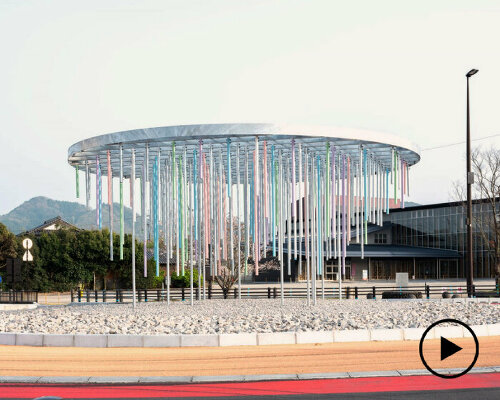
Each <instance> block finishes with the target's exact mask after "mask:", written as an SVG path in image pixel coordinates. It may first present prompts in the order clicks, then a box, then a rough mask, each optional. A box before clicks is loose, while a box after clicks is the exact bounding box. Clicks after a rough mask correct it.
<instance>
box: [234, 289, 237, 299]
mask: <svg viewBox="0 0 500 400" xmlns="http://www.w3.org/2000/svg"><path fill="white" fill-rule="evenodd" d="M234 298H235V299H236V298H238V291H237V290H236V288H234Z"/></svg>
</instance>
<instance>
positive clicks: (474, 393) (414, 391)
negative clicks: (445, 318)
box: [0, 373, 500, 400]
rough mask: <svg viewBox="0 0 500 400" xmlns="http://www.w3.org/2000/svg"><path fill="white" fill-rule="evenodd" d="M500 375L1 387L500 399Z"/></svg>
mask: <svg viewBox="0 0 500 400" xmlns="http://www.w3.org/2000/svg"><path fill="white" fill-rule="evenodd" d="M499 389H500V373H490V374H471V375H466V376H463V377H461V378H459V379H441V378H437V377H435V376H411V377H385V378H357V379H324V380H308V381H275V382H249V383H212V384H187V385H155V386H151V385H121V386H110V385H85V386H82V385H30V386H28V385H5V384H4V385H0V393H1V395H2V398H8V399H14V398H16V399H19V398H34V397H40V396H60V397H64V398H80V399H81V398H93V399H99V398H115V399H116V398H123V399H137V398H141V399H147V398H155V399H161V398H165V399H166V398H169V399H171V398H183V399H213V398H224V399H228V400H230V399H243V398H246V399H248V398H252V399H270V398H272V399H311V398H315V399H318V398H319V399H326V398H333V399H341V398H342V399H394V398H401V399H415V400H417V399H418V400H423V399H450V400H452V399H453V400H457V399H459V400H461V399H498V394H499V393H500V390H499Z"/></svg>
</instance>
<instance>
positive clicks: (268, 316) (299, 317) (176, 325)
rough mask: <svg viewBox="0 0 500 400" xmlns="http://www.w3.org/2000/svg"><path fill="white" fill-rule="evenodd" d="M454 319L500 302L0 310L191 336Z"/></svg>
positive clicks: (60, 323)
mask: <svg viewBox="0 0 500 400" xmlns="http://www.w3.org/2000/svg"><path fill="white" fill-rule="evenodd" d="M443 318H455V319H458V320H461V321H463V322H465V323H467V324H469V325H481V324H493V323H498V322H499V321H500V306H499V305H498V304H486V303H472V302H471V303H462V302H460V303H459V302H455V303H451V302H441V301H433V300H430V301H429V300H427V301H422V300H410V301H400V300H390V301H383V300H382V301H373V300H342V301H338V300H323V301H322V300H318V304H317V305H316V306H315V307H310V308H308V307H307V305H306V303H305V300H304V299H287V300H286V302H285V305H284V306H283V307H282V306H280V303H279V300H274V299H271V300H268V299H258V300H242V301H238V300H229V299H228V300H210V301H200V302H196V303H195V306H194V307H191V306H190V305H189V303H188V302H176V303H172V304H171V305H170V306H168V307H167V305H166V303H140V304H138V305H137V309H136V312H135V313H134V312H133V310H132V305H131V304H94V305H75V306H42V307H39V308H37V309H34V310H22V311H2V312H0V332H18V333H19V332H24V333H28V332H30V333H72V334H74V333H80V334H82V333H86V334H113V333H127V334H149V335H159V334H176V333H177V334H178V333H183V334H190V333H238V332H285V331H311V330H312V331H318V330H331V329H365V328H367V329H372V328H417V327H427V326H429V325H430V324H431V323H433V322H435V321H437V320H439V319H443Z"/></svg>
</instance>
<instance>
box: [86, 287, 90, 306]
mask: <svg viewBox="0 0 500 400" xmlns="http://www.w3.org/2000/svg"><path fill="white" fill-rule="evenodd" d="M86 293H87V303H90V292H89V291H88V290H87V291H86Z"/></svg>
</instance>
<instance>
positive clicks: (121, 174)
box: [120, 145, 125, 260]
mask: <svg viewBox="0 0 500 400" xmlns="http://www.w3.org/2000/svg"><path fill="white" fill-rule="evenodd" d="M124 241H125V232H124V210H123V146H122V145H120V260H123V243H124Z"/></svg>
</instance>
